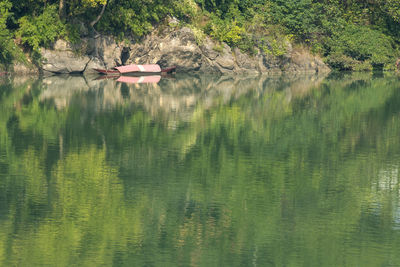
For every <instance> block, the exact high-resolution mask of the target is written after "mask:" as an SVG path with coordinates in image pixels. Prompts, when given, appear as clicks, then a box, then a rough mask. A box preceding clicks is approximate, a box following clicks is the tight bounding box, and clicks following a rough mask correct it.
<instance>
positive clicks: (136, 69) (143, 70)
mask: <svg viewBox="0 0 400 267" xmlns="http://www.w3.org/2000/svg"><path fill="white" fill-rule="evenodd" d="M94 70H95V71H97V72H98V73H100V74H104V75H122V74H125V75H130V76H143V75H154V74H161V73H172V72H174V71H175V70H176V67H175V66H173V67H169V68H166V69H161V67H160V66H159V65H157V64H147V65H135V64H132V65H127V66H120V67H115V68H113V69H110V70H107V69H94Z"/></svg>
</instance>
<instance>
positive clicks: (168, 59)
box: [127, 27, 329, 73]
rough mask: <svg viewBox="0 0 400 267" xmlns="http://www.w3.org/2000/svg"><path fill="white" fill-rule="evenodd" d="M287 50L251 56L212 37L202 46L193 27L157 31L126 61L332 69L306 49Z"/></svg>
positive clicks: (209, 68) (186, 67)
mask: <svg viewBox="0 0 400 267" xmlns="http://www.w3.org/2000/svg"><path fill="white" fill-rule="evenodd" d="M286 47H287V53H286V54H285V55H283V56H281V57H275V56H273V55H266V54H264V53H263V52H261V51H259V52H258V53H257V54H256V55H253V56H250V55H247V54H245V53H243V52H241V51H240V50H239V49H237V48H235V49H234V50H233V51H232V50H231V48H230V47H229V46H228V45H227V44H225V43H222V44H218V43H216V42H215V41H213V40H211V39H210V38H208V37H206V38H205V40H203V41H202V42H201V44H200V45H199V44H198V43H197V42H196V37H195V34H194V33H193V31H192V30H191V29H190V28H187V27H184V28H181V29H165V30H163V31H161V32H160V31H157V30H155V31H154V32H153V33H151V34H149V35H148V36H147V37H146V38H145V39H144V41H143V42H141V43H137V44H134V45H133V46H132V47H131V56H130V58H129V60H128V61H127V63H136V64H153V63H158V64H160V66H161V67H162V68H163V67H167V66H177V71H183V72H185V71H186V72H188V71H197V70H199V71H203V72H219V73H242V72H257V73H281V72H284V71H287V72H328V71H329V68H328V67H327V66H326V65H325V63H323V62H322V60H321V59H320V58H319V57H318V56H314V55H311V54H310V53H309V52H307V51H306V50H296V49H294V48H293V47H292V45H291V44H290V43H287V44H286Z"/></svg>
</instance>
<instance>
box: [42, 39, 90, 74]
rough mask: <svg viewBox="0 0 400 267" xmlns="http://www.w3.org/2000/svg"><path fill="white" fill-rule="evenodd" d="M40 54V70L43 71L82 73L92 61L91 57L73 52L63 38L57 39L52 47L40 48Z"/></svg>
mask: <svg viewBox="0 0 400 267" xmlns="http://www.w3.org/2000/svg"><path fill="white" fill-rule="evenodd" d="M41 54H42V58H43V60H42V71H43V72H44V73H55V74H68V73H83V72H85V71H86V69H87V66H88V65H89V63H90V62H91V61H92V58H91V57H90V56H88V55H78V54H77V53H76V52H74V50H73V47H72V46H71V44H69V43H68V42H66V41H64V40H58V41H57V42H56V43H55V45H54V49H44V48H42V50H41ZM92 65H93V63H92Z"/></svg>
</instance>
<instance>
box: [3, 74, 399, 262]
mask: <svg viewBox="0 0 400 267" xmlns="http://www.w3.org/2000/svg"><path fill="white" fill-rule="evenodd" d="M0 109H1V112H0V265H2V266H400V253H399V252H400V182H399V176H400V171H399V170H400V76H396V75H395V74H390V73H388V74H386V73H385V74H363V73H358V74H347V73H336V74H330V75H328V76H315V75H306V74H304V75H292V76H276V77H263V76H261V77H246V76H238V77H229V76H228V77H225V76H221V77H219V76H211V75H198V76H196V75H193V76H189V75H176V76H175V77H167V78H162V79H161V80H160V81H159V82H158V83H142V84H132V83H121V82H117V81H115V80H113V79H104V80H96V79H95V77H81V76H65V77H63V76H57V77H48V78H43V79H36V78H29V77H14V78H10V77H8V78H7V77H3V78H1V79H0Z"/></svg>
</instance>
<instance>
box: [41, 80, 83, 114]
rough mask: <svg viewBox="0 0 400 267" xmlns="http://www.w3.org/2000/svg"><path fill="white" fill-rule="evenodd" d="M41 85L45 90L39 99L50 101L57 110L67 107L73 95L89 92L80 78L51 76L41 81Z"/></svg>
mask: <svg viewBox="0 0 400 267" xmlns="http://www.w3.org/2000/svg"><path fill="white" fill-rule="evenodd" d="M43 85H44V87H45V88H46V89H45V90H44V91H43V92H42V94H41V95H40V99H41V100H45V99H51V100H52V101H54V104H55V106H56V107H57V108H64V107H66V106H68V105H69V103H70V100H71V98H72V96H73V95H75V94H78V93H83V92H86V91H88V90H89V87H88V85H87V84H86V81H85V79H84V78H83V77H82V76H70V75H68V76H51V77H47V78H45V79H44V80H43Z"/></svg>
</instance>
